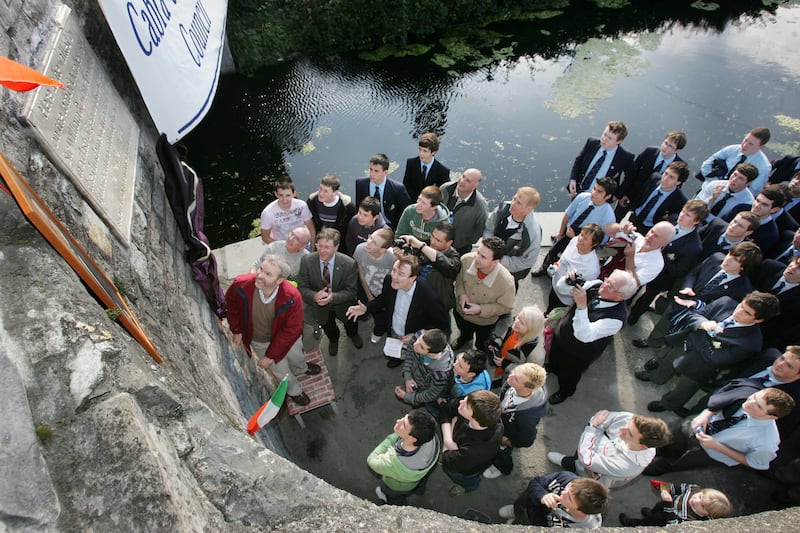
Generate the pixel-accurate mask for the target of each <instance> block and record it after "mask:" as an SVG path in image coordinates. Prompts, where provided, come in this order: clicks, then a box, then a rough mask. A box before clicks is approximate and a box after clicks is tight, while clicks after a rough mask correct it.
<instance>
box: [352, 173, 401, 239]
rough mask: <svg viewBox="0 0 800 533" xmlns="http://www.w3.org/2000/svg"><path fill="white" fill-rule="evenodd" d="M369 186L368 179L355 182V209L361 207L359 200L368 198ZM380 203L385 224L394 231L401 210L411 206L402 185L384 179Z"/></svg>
mask: <svg viewBox="0 0 800 533" xmlns="http://www.w3.org/2000/svg"><path fill="white" fill-rule="evenodd" d="M370 185H371V182H370V181H369V178H358V179H357V180H356V208H358V206H359V205H361V200H363V199H364V198H366V197H367V196H370V194H369V191H370ZM381 203H382V204H383V210H384V211H385V212H386V218H385V222H386V223H387V224H389V226H391V227H392V229H394V228H396V227H397V222H398V221H399V220H400V215H402V214H403V209H405V208H406V207H408V206H409V205H410V204H411V198H410V197H409V196H408V191H406V188H405V187H403V184H402V183H400V182H399V181H395V180H393V179H389V178H386V184H385V185H384V187H383V196H382V197H381ZM350 252H351V253H352V252H353V250H350Z"/></svg>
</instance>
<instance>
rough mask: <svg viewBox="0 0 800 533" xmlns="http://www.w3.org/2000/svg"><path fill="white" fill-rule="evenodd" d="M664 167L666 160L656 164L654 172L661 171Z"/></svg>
mask: <svg viewBox="0 0 800 533" xmlns="http://www.w3.org/2000/svg"><path fill="white" fill-rule="evenodd" d="M663 167H664V160H663V159H662V160H661V161H659V162H658V164H657V165H656V166H654V167H653V172H661V169H662V168H663Z"/></svg>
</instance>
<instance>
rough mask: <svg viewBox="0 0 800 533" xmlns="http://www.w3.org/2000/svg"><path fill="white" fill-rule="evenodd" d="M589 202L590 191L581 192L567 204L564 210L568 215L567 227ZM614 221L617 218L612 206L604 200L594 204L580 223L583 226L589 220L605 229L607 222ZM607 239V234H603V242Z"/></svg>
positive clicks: (590, 200)
mask: <svg viewBox="0 0 800 533" xmlns="http://www.w3.org/2000/svg"><path fill="white" fill-rule="evenodd" d="M591 203H592V199H591V193H590V192H582V193H580V194H579V195H578V196H576V197H575V199H574V200H572V203H570V204H569V206H567V210H566V211H565V212H566V214H567V216H568V217H569V218H568V219H567V227H569V226H570V225H571V224H572V223H573V222H574V221H575V219H577V218H578V217H579V216H581V213H583V211H584V209H586V208H587V207H589V205H590V204H591ZM616 221H617V219H616V217H615V216H614V208H612V207H611V204H609V203H608V202H606V203H604V204H603V205H596V206H594V209H593V210H592V212H591V213H589V216H587V217H586V219H585V220H584V221H583V222H581V224H582V225H583V226H585V225H586V224H589V223H590V222H594V223H595V224H597V225H598V226H600V228H601V229H605V227H606V226H607V225H608V224H611V223H612V222H616ZM607 239H608V237H607V236H603V242H605V241H606V240H607Z"/></svg>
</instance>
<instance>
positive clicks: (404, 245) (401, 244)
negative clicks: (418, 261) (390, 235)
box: [392, 239, 422, 257]
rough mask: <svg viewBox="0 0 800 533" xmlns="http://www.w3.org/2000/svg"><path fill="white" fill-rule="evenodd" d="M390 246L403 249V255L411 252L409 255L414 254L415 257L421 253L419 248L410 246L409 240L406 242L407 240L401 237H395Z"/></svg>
mask: <svg viewBox="0 0 800 533" xmlns="http://www.w3.org/2000/svg"><path fill="white" fill-rule="evenodd" d="M392 246H393V247H395V248H400V249H401V250H403V255H408V254H411V255H415V256H417V257H419V256H420V255H422V254H421V253H420V251H419V250H417V249H416V248H414V247H413V246H411V243H409V242H407V241H405V240H403V239H395V240H394V244H393V245H392Z"/></svg>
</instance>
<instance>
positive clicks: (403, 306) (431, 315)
mask: <svg viewBox="0 0 800 533" xmlns="http://www.w3.org/2000/svg"><path fill="white" fill-rule="evenodd" d="M419 274H420V265H419V260H418V259H417V258H416V256H414V255H411V254H406V255H402V256H400V257H399V258H398V259H397V261H395V262H394V266H392V272H391V274H389V275H388V276H386V278H385V279H384V280H383V290H382V291H381V293H380V295H378V296H376V297H375V298H373V299H372V300H370V301H369V302H367V304H366V305H365V304H363V303H362V302H358V303H357V304H356V305H353V306H350V308H349V309H347V318H349V319H350V320H356V319H358V317H360V316H361V315H363V314H365V313H367V312H369V313H371V314H372V318H373V320H374V321H375V328H374V329H373V334H372V341H373V342H375V343H377V341H378V340H379V339H380V337H382V336H383V335H386V334H387V333H388V334H389V336H390V337H395V338H399V339H401V340H402V342H403V344H406V343H407V342H408V340H409V339H410V338H411V335H413V334H414V333H415V332H417V331H419V330H421V329H440V330H443V331H444V330H445V329H447V327H448V326H449V325H450V324H449V321H450V315H449V314H448V312H447V310H446V309H445V308H444V304H442V300H441V299H440V298H439V295H438V294H436V291H435V290H433V287H431V286H430V285H429V284H428V282H427V281H425V280H422V279H419ZM400 363H401V361H400V360H398V359H390V360H389V367H394V366H400Z"/></svg>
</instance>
